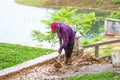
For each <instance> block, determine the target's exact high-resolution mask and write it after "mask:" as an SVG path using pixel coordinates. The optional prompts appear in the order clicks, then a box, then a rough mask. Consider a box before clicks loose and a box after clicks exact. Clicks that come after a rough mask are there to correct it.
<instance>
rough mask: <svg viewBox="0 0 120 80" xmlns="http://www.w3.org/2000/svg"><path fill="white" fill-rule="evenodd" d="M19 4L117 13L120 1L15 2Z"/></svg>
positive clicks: (29, 0)
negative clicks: (92, 9)
mask: <svg viewBox="0 0 120 80" xmlns="http://www.w3.org/2000/svg"><path fill="white" fill-rule="evenodd" d="M15 1H16V2H17V3H20V4H25V5H29V6H37V7H63V6H64V7H80V8H85V9H91V8H94V9H96V8H97V9H102V10H112V11H117V10H119V7H120V0H65V1H64V0H15Z"/></svg>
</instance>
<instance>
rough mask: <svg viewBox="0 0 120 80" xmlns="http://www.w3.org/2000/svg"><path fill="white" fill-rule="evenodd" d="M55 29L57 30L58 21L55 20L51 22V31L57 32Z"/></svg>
mask: <svg viewBox="0 0 120 80" xmlns="http://www.w3.org/2000/svg"><path fill="white" fill-rule="evenodd" d="M57 30H58V23H57V22H53V23H51V32H52V33H54V32H57Z"/></svg>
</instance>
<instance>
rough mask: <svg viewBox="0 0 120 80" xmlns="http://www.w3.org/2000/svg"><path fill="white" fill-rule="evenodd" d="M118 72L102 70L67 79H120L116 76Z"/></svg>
mask: <svg viewBox="0 0 120 80" xmlns="http://www.w3.org/2000/svg"><path fill="white" fill-rule="evenodd" d="M116 74H117V73H116V72H101V73H97V74H84V75H82V76H75V77H71V78H68V79H67V80H120V78H119V77H117V78H114V76H115V75H116Z"/></svg>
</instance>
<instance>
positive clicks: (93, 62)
mask: <svg viewBox="0 0 120 80" xmlns="http://www.w3.org/2000/svg"><path fill="white" fill-rule="evenodd" d="M56 61H57V58H56V59H52V60H50V61H47V62H44V63H42V64H37V65H34V66H31V67H29V68H26V69H23V70H21V71H18V72H15V73H12V74H8V75H5V76H2V77H0V80H64V79H66V78H67V77H71V76H76V75H80V74H86V73H98V72H103V71H117V72H120V68H113V67H112V64H111V57H110V56H107V57H103V58H98V57H94V56H91V55H90V54H86V55H78V56H73V57H72V62H71V65H66V64H64V57H61V64H62V65H61V68H55V67H54V64H55V63H56Z"/></svg>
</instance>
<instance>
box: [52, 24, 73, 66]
mask: <svg viewBox="0 0 120 80" xmlns="http://www.w3.org/2000/svg"><path fill="white" fill-rule="evenodd" d="M51 32H52V33H57V35H58V38H59V44H60V48H59V50H58V53H59V54H61V52H62V50H63V49H64V51H65V57H66V59H65V63H66V64H67V65H70V64H71V55H72V51H73V47H74V42H75V31H74V30H72V28H71V27H70V26H69V25H67V24H65V23H63V22H52V23H51Z"/></svg>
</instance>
